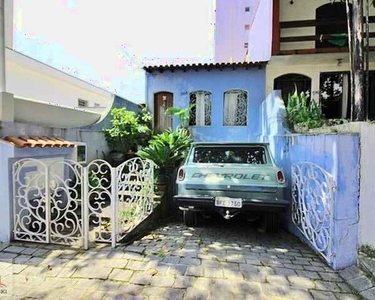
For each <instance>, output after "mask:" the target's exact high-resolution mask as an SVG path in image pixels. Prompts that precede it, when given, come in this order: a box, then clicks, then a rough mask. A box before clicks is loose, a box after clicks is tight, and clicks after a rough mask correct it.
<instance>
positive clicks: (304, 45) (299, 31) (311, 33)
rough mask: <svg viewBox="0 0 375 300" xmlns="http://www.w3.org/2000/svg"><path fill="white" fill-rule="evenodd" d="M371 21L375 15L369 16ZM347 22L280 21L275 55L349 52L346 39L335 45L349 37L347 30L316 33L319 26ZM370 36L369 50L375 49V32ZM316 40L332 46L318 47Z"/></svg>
mask: <svg viewBox="0 0 375 300" xmlns="http://www.w3.org/2000/svg"><path fill="white" fill-rule="evenodd" d="M369 23H375V16H371V17H369ZM346 24H347V21H346V20H342V19H341V20H340V19H338V20H301V21H287V22H280V23H279V28H275V29H276V30H278V32H277V34H276V35H274V47H273V55H292V54H314V53H335V52H348V46H347V43H346V41H344V43H343V44H344V45H343V46H340V45H335V42H336V43H337V44H340V41H341V42H342V41H343V40H344V39H345V40H346V39H347V30H346V31H345V32H342V33H341V34H338V33H331V34H315V32H316V27H317V26H329V25H346ZM369 38H370V46H369V50H370V51H375V40H373V38H375V32H370V33H369ZM316 41H330V42H331V43H332V47H328V46H325V47H316V44H315V43H316ZM371 41H374V42H371Z"/></svg>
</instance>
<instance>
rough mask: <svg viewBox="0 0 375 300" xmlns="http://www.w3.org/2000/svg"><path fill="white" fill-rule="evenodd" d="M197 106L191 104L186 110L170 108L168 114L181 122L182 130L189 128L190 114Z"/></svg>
mask: <svg viewBox="0 0 375 300" xmlns="http://www.w3.org/2000/svg"><path fill="white" fill-rule="evenodd" d="M194 106H195V104H190V105H189V107H186V108H177V107H170V108H168V109H167V110H166V112H165V113H166V114H168V115H174V116H176V117H178V119H179V120H180V128H188V127H189V122H190V112H191V110H192V108H193V107H194Z"/></svg>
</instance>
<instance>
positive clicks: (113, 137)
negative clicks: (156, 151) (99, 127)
mask: <svg viewBox="0 0 375 300" xmlns="http://www.w3.org/2000/svg"><path fill="white" fill-rule="evenodd" d="M111 116H112V120H111V124H112V127H111V128H110V129H104V130H103V131H104V135H105V138H106V141H107V143H108V146H109V148H110V149H112V150H116V151H120V152H128V151H129V150H132V149H135V148H136V146H137V145H138V144H147V141H148V139H149V138H150V137H151V128H150V127H151V119H152V117H151V114H149V113H146V112H144V111H142V112H141V113H140V114H139V115H137V114H136V113H135V112H134V111H129V110H127V109H126V108H124V107H123V108H114V109H112V111H111ZM150 118H151V119H150Z"/></svg>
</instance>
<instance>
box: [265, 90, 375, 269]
mask: <svg viewBox="0 0 375 300" xmlns="http://www.w3.org/2000/svg"><path fill="white" fill-rule="evenodd" d="M284 114H285V107H284V105H283V103H282V100H281V98H280V97H279V92H274V93H272V94H271V95H270V96H269V97H268V98H267V99H266V100H265V101H264V102H263V104H262V110H261V120H262V124H263V126H262V128H263V135H262V136H261V140H262V141H265V142H269V143H270V148H271V151H272V154H273V156H274V158H275V161H276V163H277V164H278V165H279V167H280V168H281V169H282V170H283V172H284V173H285V176H286V178H287V180H288V183H289V185H288V189H287V191H286V197H287V198H288V199H291V178H292V177H291V166H292V165H293V164H294V163H301V162H312V163H315V164H317V165H318V166H320V167H321V168H323V169H324V170H326V171H327V172H328V173H330V174H331V175H332V176H333V179H334V181H335V182H336V185H337V190H336V191H335V198H334V203H333V210H332V213H333V225H332V229H333V231H332V232H333V236H332V241H333V245H332V247H333V248H332V249H333V253H334V254H335V256H334V257H333V261H332V264H331V266H332V267H333V268H334V269H342V268H345V267H348V266H351V265H353V264H355V263H356V258H357V247H358V238H359V229H360V227H359V226H358V213H359V211H358V206H359V204H362V202H363V200H362V194H361V200H360V198H359V186H360V182H359V180H360V179H359V176H358V174H359V160H360V142H359V134H358V133H340V134H315V135H313V134H308V135H300V134H290V133H288V132H287V129H286V128H285V127H284V124H283V115H284ZM371 145H372V144H371V143H368V145H367V146H366V148H367V147H368V148H367V151H368V154H369V153H370V151H371V150H370V149H371V148H370V147H371ZM361 147H362V143H361ZM367 159H369V157H368V158H367ZM362 164H364V162H363V157H362V158H361V165H362ZM367 165H371V164H369V163H368V162H367ZM370 169H371V167H368V168H367V171H368V172H369V171H370ZM369 179H370V177H369ZM362 182H363V181H362V178H361V191H362V187H363V186H362ZM367 184H368V185H370V184H372V182H370V181H368V182H367ZM363 188H365V187H363ZM372 189H374V185H373V184H372ZM366 190H367V195H368V196H370V194H371V189H368V188H367V187H366ZM369 200H370V199H369ZM371 200H372V199H371ZM359 201H361V203H360V202H359ZM371 205H373V202H368V206H367V209H369V208H370V207H371ZM370 214H371V213H368V216H367V219H368V218H369V215H370ZM288 224H289V225H288V227H289V229H290V231H291V232H293V233H294V234H296V235H297V236H299V237H300V238H301V239H303V240H304V237H303V235H302V234H301V232H300V231H299V230H298V229H297V228H296V227H295V226H294V224H293V223H292V221H291V215H290V213H289V214H288ZM369 226H370V225H369ZM368 229H370V227H368Z"/></svg>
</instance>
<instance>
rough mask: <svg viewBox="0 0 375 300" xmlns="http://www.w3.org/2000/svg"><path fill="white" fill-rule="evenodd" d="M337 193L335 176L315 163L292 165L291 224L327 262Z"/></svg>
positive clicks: (329, 254) (332, 256) (330, 249)
mask: <svg viewBox="0 0 375 300" xmlns="http://www.w3.org/2000/svg"><path fill="white" fill-rule="evenodd" d="M336 189H337V186H336V183H335V180H334V178H333V176H332V175H331V174H330V173H328V172H327V171H326V170H324V169H323V168H321V167H320V166H318V165H317V164H314V163H312V162H301V163H295V164H293V165H292V221H293V223H294V224H295V225H296V227H297V228H298V229H299V231H300V232H301V233H302V234H303V235H304V237H305V238H306V239H307V241H308V242H309V243H310V244H311V246H312V247H313V248H314V249H315V250H316V251H317V252H318V253H319V254H320V255H321V256H322V257H323V258H324V259H325V260H326V261H327V262H328V263H331V262H332V261H333V258H334V256H335V253H334V252H333V224H334V222H333V214H334V212H333V207H334V203H333V202H334V199H335V191H336Z"/></svg>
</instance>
